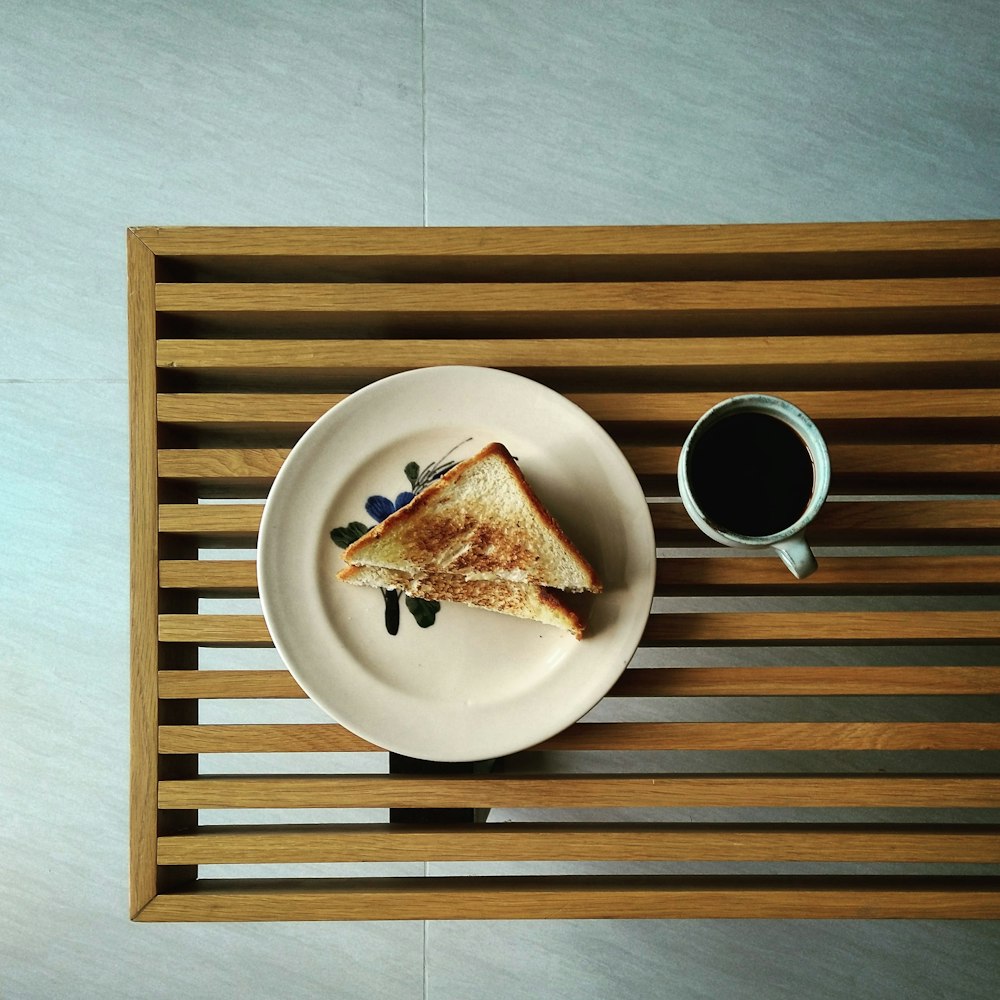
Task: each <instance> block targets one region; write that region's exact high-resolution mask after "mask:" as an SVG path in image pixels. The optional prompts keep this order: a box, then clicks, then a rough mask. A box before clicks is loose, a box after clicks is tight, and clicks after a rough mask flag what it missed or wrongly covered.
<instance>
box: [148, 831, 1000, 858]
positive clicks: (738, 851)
mask: <svg viewBox="0 0 1000 1000" xmlns="http://www.w3.org/2000/svg"><path fill="white" fill-rule="evenodd" d="M157 860H158V861H159V863H160V864H162V865H182V864H203V865H210V864H215V865H220V864H223V865H242V864H311V863H340V862H366V861H389V862H393V861H496V862H504V861H570V862H572V861H626V862H635V861H729V862H740V861H790V862H803V861H808V862H853V863H883V864H885V863H900V862H903V863H918V862H925V863H927V862H930V863H964V864H989V863H996V862H1000V827H998V826H991V825H987V824H975V825H968V824H966V825H957V824H955V825H940V824H938V825H917V824H891V825H890V824H881V825H876V824H872V823H867V824H850V825H847V824H840V825H834V824H794V825H793V824H787V823H784V824H782V823H756V824H749V823H721V824H720V823H644V824H643V823H489V824H486V823H482V824H476V825H473V826H471V827H470V826H468V825H466V826H455V827H438V826H433V827H429V828H428V827H424V828H420V827H406V826H402V825H392V824H363V825H359V824H335V825H319V824H316V825H309V826H282V827H273V826H223V827H203V828H201V829H199V830H197V831H193V832H186V833H181V834H175V835H173V836H167V837H161V838H160V839H159V842H158V846H157Z"/></svg>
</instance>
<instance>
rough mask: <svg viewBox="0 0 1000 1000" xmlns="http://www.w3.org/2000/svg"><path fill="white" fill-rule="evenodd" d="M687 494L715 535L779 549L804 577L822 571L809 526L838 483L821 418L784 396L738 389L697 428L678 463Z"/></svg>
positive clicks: (696, 517) (694, 515) (693, 511)
mask: <svg viewBox="0 0 1000 1000" xmlns="http://www.w3.org/2000/svg"><path fill="white" fill-rule="evenodd" d="M677 477H678V482H679V485H680V494H681V500H682V501H683V503H684V506H685V508H686V509H687V512H688V514H690V515H691V519H692V520H693V521H694V523H695V524H697V525H698V527H699V528H700V529H701V530H702V531H703V532H704V533H705V534H706V535H708V536H709V537H710V538H714V539H715V540H716V541H719V542H722V543H723V544H725V545H730V546H732V547H733V548H739V549H764V548H770V549H774V550H775V551H776V552H777V554H778V555H779V556H780V557H781V560H782V562H784V564H785V565H786V566H787V567H788V569H789V570H791V572H792V573H793V574H794V575H795V576H796V577H798V578H799V579H801V578H802V577H806V576H809V574H810V573H813V572H815V570H816V559H815V557H814V556H813V553H812V550H811V549H810V548H809V545H808V544H807V543H806V540H805V530H806V528H807V527H808V526H809V524H810V522H811V521H812V520H813V518H814V517H815V516H816V514H817V513H819V509H820V508H821V507H822V506H823V502H824V501H825V500H826V496H827V493H828V492H829V489H830V455H829V452H828V451H827V448H826V443H825V442H824V440H823V437H822V435H821V434H820V432H819V430H818V429H817V428H816V425H815V424H814V423H813V422H812V421H811V420H810V419H809V418H808V417H807V416H806V415H805V414H804V413H803V412H802V411H801V410H800V409H799V408H798V407H796V406H793V405H792V404H791V403H789V402H788V401H787V400H784V399H779V398H778V397H777V396H765V395H760V394H753V395H746V396H732V397H731V398H729V399H725V400H723V401H722V402H721V403H717V404H716V405H715V406H713V407H712V408H711V409H710V410H708V412H707V413H705V414H704V415H703V416H702V417H701V418H700V419H699V420H698V422H697V423H696V424H695V425H694V427H692V428H691V431H690V433H689V434H688V436H687V440H686V441H685V442H684V446H683V447H682V448H681V454H680V460H679V461H678V465H677Z"/></svg>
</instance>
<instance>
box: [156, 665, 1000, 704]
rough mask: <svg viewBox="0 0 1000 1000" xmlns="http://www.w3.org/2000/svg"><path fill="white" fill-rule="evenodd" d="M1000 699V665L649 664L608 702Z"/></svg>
mask: <svg viewBox="0 0 1000 1000" xmlns="http://www.w3.org/2000/svg"><path fill="white" fill-rule="evenodd" d="M990 694H1000V667H953V666H943V667H926V666H920V667H918V666H894V667H884V666H851V667H752V666H740V667H650V668H644V669H641V670H639V669H631V670H626V671H625V673H624V674H623V675H622V677H621V679H620V680H619V681H618V682H617V683H616V684H615V685H614V687H612V689H611V690H610V691H609V692H608V697H610V698H660V697H667V698H670V697H673V698H705V697H728V698H732V697H762V696H771V697H773V696H789V695H795V696H802V695H806V696H819V695H822V696H824V697H840V696H845V695H887V696H892V695H990ZM159 696H160V697H161V698H206V699H211V698H233V699H245V698H305V697H306V694H305V692H304V691H303V690H302V688H300V687H299V686H298V684H296V682H295V678H293V677H292V675H291V674H290V673H288V671H287V670H161V671H160V673H159Z"/></svg>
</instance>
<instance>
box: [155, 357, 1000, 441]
mask: <svg viewBox="0 0 1000 1000" xmlns="http://www.w3.org/2000/svg"><path fill="white" fill-rule="evenodd" d="M405 346H406V345H404V349H405ZM750 391H754V392H760V391H764V392H767V390H766V389H764V390H761V389H759V388H752V387H751V386H749V385H748V386H746V387H745V388H744V389H735V390H733V391H732V392H729V391H726V392H631V393H626V392H568V393H566V397H567V399H569V400H570V401H571V402H573V403H576V404H577V406H579V407H580V408H581V409H583V410H585V411H586V412H587V413H589V414H590V415H591V416H592V417H593V418H594V419H595V420H599V421H603V422H606V423H613V422H618V421H630V422H637V423H646V422H654V421H655V422H661V423H670V422H683V423H685V424H687V423H690V424H693V423H694V422H695V421H696V420H697V419H698V418H699V417H700V416H701V415H702V414H703V413H705V412H706V410H708V409H710V408H711V407H712V406H714V405H715V404H716V403H719V402H721V401H722V400H723V399H725V398H726V397H727V396H730V395H734V394H739V393H741V392H750ZM769 394H770V395H773V394H774V393H773V392H771V393H769ZM348 395H349V394H347V393H336V392H329V393H308V392H302V393H298V392H296V393H287V392H280V391H276V392H239V393H236V392H232V393H227V392H176V393H160V394H159V395H158V396H157V401H156V406H157V415H158V418H159V420H160V421H162V422H165V423H171V424H179V425H182V426H190V427H203V428H204V427H208V428H239V429H254V428H259V429H262V430H264V429H267V430H272V429H274V428H293V429H296V430H298V429H300V428H305V427H308V426H310V425H311V424H313V423H314V422H315V421H316V420H318V419H319V418H320V417H321V416H323V414H324V413H326V412H327V411H328V410H330V409H332V408H333V407H334V406H336V405H338V404H339V403H342V402H343V401H344V400H345V399H347V398H348ZM781 395H782V397H783V398H785V399H787V400H788V401H789V402H790V403H792V404H794V405H795V406H797V407H799V408H800V409H801V410H803V411H804V412H806V413H808V414H809V415H810V417H812V419H813V420H816V421H821V422H822V421H827V420H838V421H849V422H854V421H856V420H893V421H902V422H904V423H908V422H911V421H914V420H928V419H942V418H947V419H957V418H987V417H996V416H1000V390H997V389H945V390H941V391H939V392H934V393H928V392H923V391H919V390H915V389H884V390H878V389H870V390H867V391H862V390H848V389H842V390H828V391H805V392H802V391H787V390H781Z"/></svg>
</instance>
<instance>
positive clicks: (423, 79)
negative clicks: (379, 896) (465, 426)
mask: <svg viewBox="0 0 1000 1000" xmlns="http://www.w3.org/2000/svg"><path fill="white" fill-rule="evenodd" d="M420 143H421V144H420V149H421V171H422V185H421V186H422V188H423V219H424V226H426V225H427V0H420ZM425 1000H426V998H425Z"/></svg>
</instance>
